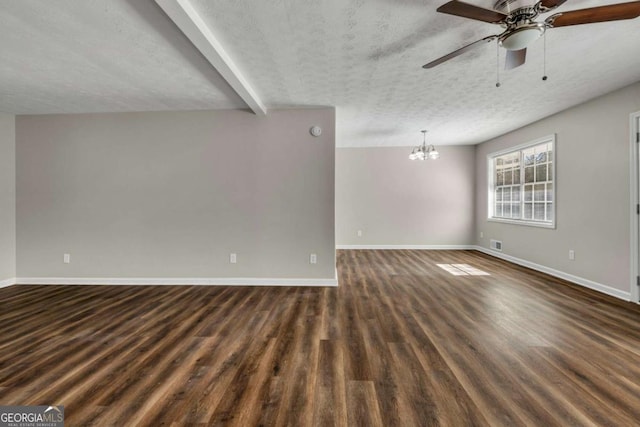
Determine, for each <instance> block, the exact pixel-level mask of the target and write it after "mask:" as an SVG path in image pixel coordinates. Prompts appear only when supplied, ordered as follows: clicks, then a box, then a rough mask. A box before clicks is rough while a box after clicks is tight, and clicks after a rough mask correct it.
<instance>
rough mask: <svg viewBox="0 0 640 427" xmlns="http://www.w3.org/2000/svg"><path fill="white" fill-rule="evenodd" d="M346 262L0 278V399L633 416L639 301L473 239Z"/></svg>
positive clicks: (270, 410)
mask: <svg viewBox="0 0 640 427" xmlns="http://www.w3.org/2000/svg"><path fill="white" fill-rule="evenodd" d="M441 263H446V264H468V265H471V266H473V267H476V268H478V269H480V270H483V271H485V272H487V273H489V274H490V275H488V276H453V275H451V274H450V273H449V272H447V271H445V270H443V269H441V268H439V267H437V266H436V264H441ZM338 273H339V280H340V287H339V288H286V287H195V286H24V285H23V286H12V287H9V288H4V289H0V404H1V405H10V404H23V405H24V404H41V405H44V404H63V405H65V415H66V423H67V424H66V425H68V426H76V425H117V426H125V425H126V426H131V425H147V426H162V425H175V426H180V425H202V426H205V425H214V426H218V425H236V426H284V425H289V426H312V425H316V426H430V425H446V426H484V425H491V426H501V425H504V426H520V425H523V426H525V425H530V426H568V425H578V426H602V425H612V426H632V425H638V424H639V423H640V310H639V309H638V307H637V306H636V305H635V304H630V303H624V302H621V301H618V300H615V299H613V298H610V297H607V296H604V295H601V294H598V293H596V292H592V291H589V290H585V289H583V288H580V287H577V286H573V285H570V284H567V283H565V282H563V281H561V280H558V279H555V278H552V277H549V276H546V275H543V274H540V273H537V272H533V271H531V270H527V269H525V268H521V267H518V266H514V265H511V264H508V263H506V262H503V261H501V260H498V259H495V258H491V257H488V256H486V255H484V254H481V253H479V252H474V251H339V252H338Z"/></svg>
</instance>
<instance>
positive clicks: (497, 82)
mask: <svg viewBox="0 0 640 427" xmlns="http://www.w3.org/2000/svg"><path fill="white" fill-rule="evenodd" d="M496 87H500V43H498V42H496Z"/></svg>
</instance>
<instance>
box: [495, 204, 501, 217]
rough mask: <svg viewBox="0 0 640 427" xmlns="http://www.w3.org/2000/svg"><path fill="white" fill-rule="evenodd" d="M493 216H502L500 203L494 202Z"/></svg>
mask: <svg viewBox="0 0 640 427" xmlns="http://www.w3.org/2000/svg"><path fill="white" fill-rule="evenodd" d="M495 216H500V217H501V216H502V203H496V211H495Z"/></svg>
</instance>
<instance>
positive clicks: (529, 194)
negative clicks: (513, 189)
mask: <svg viewBox="0 0 640 427" xmlns="http://www.w3.org/2000/svg"><path fill="white" fill-rule="evenodd" d="M532 200H533V185H525V186H524V201H525V202H530V201H532Z"/></svg>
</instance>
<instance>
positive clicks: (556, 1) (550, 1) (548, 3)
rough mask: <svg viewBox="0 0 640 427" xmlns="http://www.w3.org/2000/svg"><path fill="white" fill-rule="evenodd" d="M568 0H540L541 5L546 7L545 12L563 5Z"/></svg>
mask: <svg viewBox="0 0 640 427" xmlns="http://www.w3.org/2000/svg"><path fill="white" fill-rule="evenodd" d="M566 1H567V0H540V6H542V7H543V8H544V11H545V12H548V11H550V10H552V9H555V8H556V7H559V6H561V5H562V4H563V3H564V2H566Z"/></svg>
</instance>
